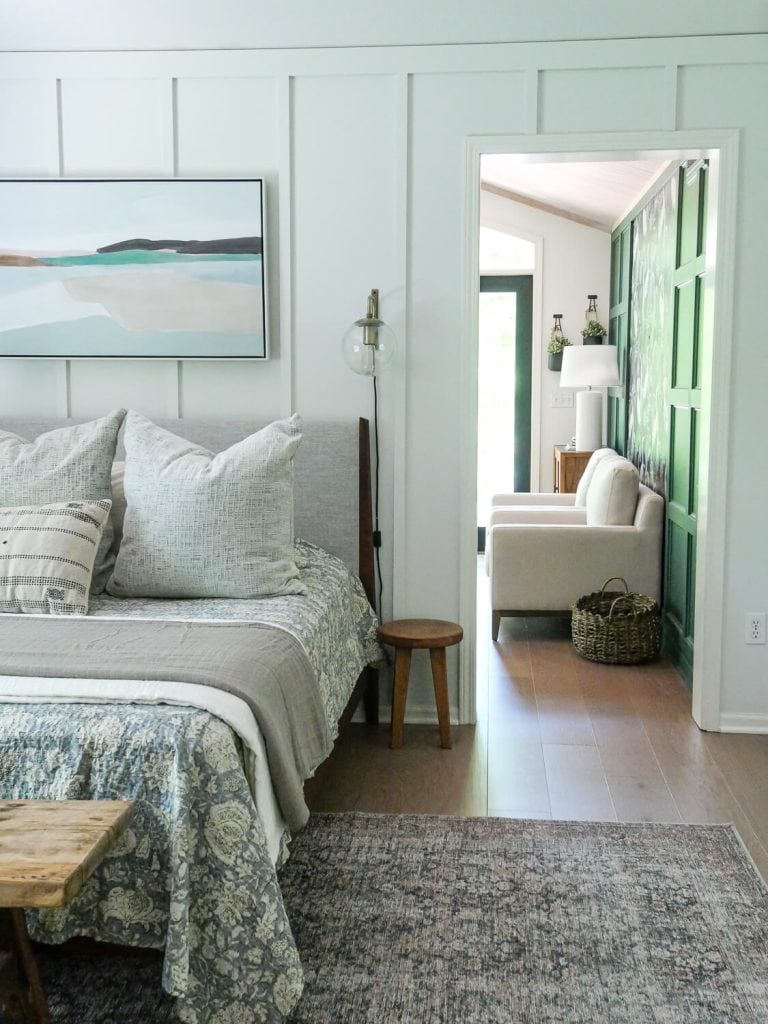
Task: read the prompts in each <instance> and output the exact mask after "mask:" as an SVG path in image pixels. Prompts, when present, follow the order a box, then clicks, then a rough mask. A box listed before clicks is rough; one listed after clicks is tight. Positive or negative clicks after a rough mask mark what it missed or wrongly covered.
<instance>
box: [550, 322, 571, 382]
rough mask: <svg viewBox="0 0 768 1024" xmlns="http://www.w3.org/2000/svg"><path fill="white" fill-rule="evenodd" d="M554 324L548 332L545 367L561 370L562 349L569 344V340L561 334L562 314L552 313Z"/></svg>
mask: <svg viewBox="0 0 768 1024" xmlns="http://www.w3.org/2000/svg"><path fill="white" fill-rule="evenodd" d="M552 316H553V318H554V321H555V323H554V325H553V327H552V329H551V330H550V332H549V342H548V344H547V368H548V369H550V370H562V368H563V349H564V348H566V347H567V346H568V345H570V344H571V343H570V341H568V338H567V337H566V336H565V334H563V314H562V313H553V314H552Z"/></svg>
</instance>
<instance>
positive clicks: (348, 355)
mask: <svg viewBox="0 0 768 1024" xmlns="http://www.w3.org/2000/svg"><path fill="white" fill-rule="evenodd" d="M396 351H397V339H396V338H395V332H394V331H393V330H392V328H391V327H389V326H388V325H387V324H385V323H384V321H383V320H381V319H380V318H379V289H378V288H372V289H371V294H370V295H369V296H368V309H367V312H366V314H365V316H363V317H361V318H360V319H359V320H355V322H354V323H353V324H352V326H351V327H350V328H349V330H348V331H346V333H345V334H344V337H343V338H342V339H341V353H342V355H343V357H344V362H345V363H346V364H347V366H348V367H349V368H350V370H352V371H354V373H359V374H361V375H362V376H364V377H375V376H376V375H377V374H379V373H381V372H382V371H383V370H386V369H388V368H389V367H390V366H391V365H392V363H393V361H394V358H395V355H396Z"/></svg>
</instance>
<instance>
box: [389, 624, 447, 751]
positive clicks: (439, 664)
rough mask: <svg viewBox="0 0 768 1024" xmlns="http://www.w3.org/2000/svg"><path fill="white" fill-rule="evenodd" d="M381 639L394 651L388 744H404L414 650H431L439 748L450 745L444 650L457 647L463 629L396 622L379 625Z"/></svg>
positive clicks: (394, 745)
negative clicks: (407, 699) (409, 679)
mask: <svg viewBox="0 0 768 1024" xmlns="http://www.w3.org/2000/svg"><path fill="white" fill-rule="evenodd" d="M378 633H379V640H381V641H382V643H385V644H391V645H392V646H393V647H394V648H395V678H394V685H393V689H392V725H391V732H390V740H389V745H390V746H391V747H394V748H397V747H399V746H401V745H402V742H403V722H404V720H405V701H406V697H407V694H408V675H409V673H410V668H411V651H414V650H428V651H429V658H430V661H431V663H432V683H433V685H434V689H435V702H436V704H437V721H438V724H439V726H440V746H441V747H446V748H449V747H450V746H451V716H450V708H449V706H448V676H447V674H446V668H445V648H446V647H451V646H452V645H453V644H457V643H458V642H459V641H460V640H461V638H462V637H463V636H464V630H463V629H462V628H461V626H460V625H459V624H458V623H457V622H446V621H445V619H395V620H394V622H385V623H383V624H382V625H381V626H379V630H378Z"/></svg>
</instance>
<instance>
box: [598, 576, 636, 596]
mask: <svg viewBox="0 0 768 1024" xmlns="http://www.w3.org/2000/svg"><path fill="white" fill-rule="evenodd" d="M614 580H618V581H619V583H623V584H624V594H628V593H629V587H628V586H627V581H626V580H625V579H624V577H623V576H611V578H610V579H609V580H606V581H605V583H604V584H603V585H602V587H600V593H601V594H602V593H603V592H604V591H605V588H606V587H607V586H608V584H609V583H613V581H614ZM624 594H622V597H623V596H624Z"/></svg>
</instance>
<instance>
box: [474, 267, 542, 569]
mask: <svg viewBox="0 0 768 1024" xmlns="http://www.w3.org/2000/svg"><path fill="white" fill-rule="evenodd" d="M502 300H506V301H502ZM480 305H481V314H480V366H479V374H478V377H479V384H480V391H479V395H478V473H479V479H478V550H479V551H483V550H484V549H485V525H484V523H485V513H486V511H487V510H486V508H485V500H484V497H483V494H484V492H485V491H486V490H488V486H487V485H488V480H487V479H486V478H492V477H495V472H496V467H497V466H499V468H500V469H501V472H500V473H499V481H500V483H499V485H498V486H494V487H493V488H492V490H495V491H499V490H510V489H514V490H515V491H529V490H530V489H531V367H532V358H533V277H532V275H530V274H483V275H481V277H480ZM489 305H490V306H493V307H494V308H496V307H498V309H500V310H502V311H503V320H504V324H505V326H504V327H503V329H502V330H500V331H498V337H495V336H494V335H495V333H496V330H495V329H494V327H493V326H492V324H493V321H494V317H493V316H491V317H489V320H488V321H486V322H485V325H484V315H485V313H486V312H487V309H486V307H488V306H489ZM510 316H511V317H512V323H511V324H510V321H509V319H508V318H509V317H510ZM497 329H498V325H497ZM494 346H501V349H500V350H499V351H497V352H496V353H495V354H494V352H493V351H489V350H492V349H493V348H494ZM503 349H506V353H505V352H504V351H503ZM484 381H485V382H486V383H484ZM510 412H511V417H510V416H509V413H510ZM502 413H503V415H501V414H502ZM499 422H502V423H503V430H502V429H501V428H499V426H498V423H499ZM500 434H503V436H501V437H500ZM500 460H503V465H501V466H500V465H499V462H500ZM501 481H503V484H501ZM486 497H487V498H489V497H490V493H489V494H488V495H487V496H486Z"/></svg>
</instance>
